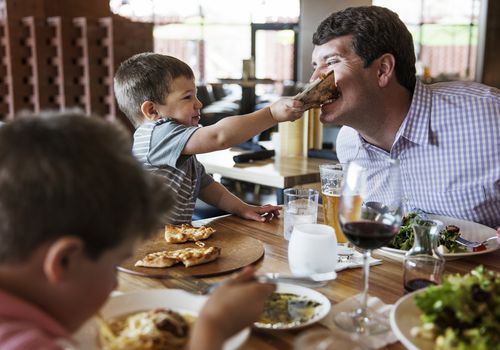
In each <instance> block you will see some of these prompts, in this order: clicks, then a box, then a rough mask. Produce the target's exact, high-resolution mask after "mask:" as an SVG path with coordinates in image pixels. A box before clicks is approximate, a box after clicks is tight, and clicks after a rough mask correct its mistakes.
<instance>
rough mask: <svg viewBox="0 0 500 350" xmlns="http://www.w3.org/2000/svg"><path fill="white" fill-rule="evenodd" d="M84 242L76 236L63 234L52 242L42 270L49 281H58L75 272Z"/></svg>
mask: <svg viewBox="0 0 500 350" xmlns="http://www.w3.org/2000/svg"><path fill="white" fill-rule="evenodd" d="M84 249H85V244H84V243H83V241H82V240H81V239H80V238H78V237H72V236H65V237H61V238H59V239H57V240H55V241H54V242H52V243H51V244H50V246H49V248H48V249H47V253H46V254H45V259H44V261H43V272H44V273H45V276H46V277H47V279H48V280H49V281H50V282H60V281H63V280H65V279H66V278H67V277H68V276H70V275H71V274H74V273H75V272H76V270H75V267H76V266H77V265H78V264H79V260H80V259H81V257H82V256H83V254H85V252H84Z"/></svg>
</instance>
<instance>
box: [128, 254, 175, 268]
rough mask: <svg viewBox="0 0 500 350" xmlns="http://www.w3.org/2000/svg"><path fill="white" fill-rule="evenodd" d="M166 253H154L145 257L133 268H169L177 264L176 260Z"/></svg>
mask: <svg viewBox="0 0 500 350" xmlns="http://www.w3.org/2000/svg"><path fill="white" fill-rule="evenodd" d="M168 253H169V252H167V251H161V252H155V253H151V254H148V255H146V256H145V257H144V258H142V259H141V260H139V261H137V262H136V263H135V266H141V267H157V268H163V267H170V266H172V265H175V264H177V263H178V261H177V259H176V258H174V257H172V256H171V255H169V254H168Z"/></svg>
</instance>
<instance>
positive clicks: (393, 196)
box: [335, 159, 403, 334]
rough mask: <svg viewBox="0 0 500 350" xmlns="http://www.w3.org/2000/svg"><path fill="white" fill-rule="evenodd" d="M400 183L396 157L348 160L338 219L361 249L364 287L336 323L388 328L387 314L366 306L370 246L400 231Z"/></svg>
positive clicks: (370, 330)
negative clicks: (352, 307)
mask: <svg viewBox="0 0 500 350" xmlns="http://www.w3.org/2000/svg"><path fill="white" fill-rule="evenodd" d="M401 199H402V185H401V173H400V169H399V162H398V161H397V160H393V159H391V160H377V161H375V162H374V161H373V160H372V161H370V162H368V160H363V159H359V160H355V161H352V162H351V163H349V165H348V168H347V172H346V173H345V179H344V185H343V187H342V193H341V198H340V205H339V211H338V213H339V221H340V226H341V227H342V232H343V233H344V235H345V236H346V237H347V239H348V240H349V241H350V242H351V243H352V244H353V245H354V246H355V247H357V248H360V249H362V251H363V281H364V290H363V294H362V300H361V305H360V306H359V307H358V308H356V309H355V310H353V311H350V312H341V313H339V314H337V315H336V316H335V323H336V324H337V326H338V327H340V328H342V329H343V330H346V331H349V332H356V333H359V334H379V333H383V332H385V331H387V330H389V328H390V326H389V323H388V320H387V317H385V318H384V317H383V316H382V315H380V314H376V313H374V312H370V311H368V309H367V300H368V277H369V272H370V266H369V258H370V256H371V250H372V249H377V248H380V247H382V246H384V245H385V244H387V243H388V242H389V241H390V240H391V239H392V238H393V237H394V236H395V235H396V234H397V233H398V231H399V228H400V226H401V219H402V210H403V209H402V201H401Z"/></svg>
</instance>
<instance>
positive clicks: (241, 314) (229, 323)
mask: <svg viewBox="0 0 500 350" xmlns="http://www.w3.org/2000/svg"><path fill="white" fill-rule="evenodd" d="M254 272H255V270H254V269H253V268H252V267H247V268H245V269H244V270H243V271H242V272H240V273H239V274H237V275H236V276H235V277H234V278H232V279H231V280H230V281H228V282H227V283H224V284H223V285H221V286H220V287H219V288H217V289H216V290H215V292H214V294H212V296H211V297H210V299H208V301H207V303H206V304H205V306H204V307H203V309H202V310H201V313H200V316H199V317H198V319H197V320H196V322H195V324H194V327H193V330H192V332H191V336H190V339H189V344H188V349H189V350H215V349H217V350H220V349H222V347H223V344H224V342H225V341H226V340H227V339H228V338H230V337H231V336H232V335H234V334H236V333H237V332H239V331H241V330H242V329H244V328H245V327H248V326H250V325H251V324H252V323H253V322H254V321H256V320H257V319H258V317H259V316H260V315H261V313H262V311H263V308H264V303H265V301H266V300H267V298H268V297H269V296H270V295H271V293H272V292H273V291H274V290H275V288H276V287H275V285H273V284H267V283H266V284H263V283H258V282H254V281H253V277H254Z"/></svg>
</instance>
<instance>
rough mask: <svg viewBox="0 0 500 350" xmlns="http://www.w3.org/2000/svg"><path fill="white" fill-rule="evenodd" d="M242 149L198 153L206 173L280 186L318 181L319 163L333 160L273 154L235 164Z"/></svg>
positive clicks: (281, 187)
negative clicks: (268, 157)
mask: <svg viewBox="0 0 500 350" xmlns="http://www.w3.org/2000/svg"><path fill="white" fill-rule="evenodd" d="M243 152H244V151H243V150H241V149H239V148H231V149H225V150H222V151H216V152H211V153H205V154H199V155H197V156H196V157H197V158H198V160H199V161H200V162H201V163H202V164H203V166H204V167H205V170H206V171H207V173H210V174H214V173H215V174H220V175H221V176H223V177H227V178H230V179H235V180H240V181H246V182H250V183H254V184H258V185H264V186H269V187H274V188H278V189H285V188H288V187H294V186H298V185H303V184H309V183H314V182H319V165H320V164H323V163H332V161H331V160H326V159H318V158H308V157H286V158H285V157H273V158H270V159H265V160H259V161H254V162H250V163H239V164H236V163H235V162H234V161H233V156H235V155H238V154H241V153H243Z"/></svg>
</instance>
